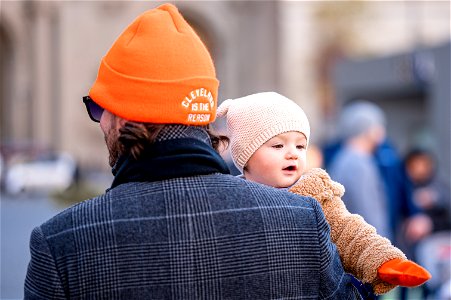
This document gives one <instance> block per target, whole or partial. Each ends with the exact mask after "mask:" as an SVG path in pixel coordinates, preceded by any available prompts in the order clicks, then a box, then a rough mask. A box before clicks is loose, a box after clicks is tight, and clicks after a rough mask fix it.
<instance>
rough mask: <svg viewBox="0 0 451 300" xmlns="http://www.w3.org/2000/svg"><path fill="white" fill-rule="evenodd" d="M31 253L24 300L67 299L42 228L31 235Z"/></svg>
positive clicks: (36, 229) (37, 228) (38, 228)
mask: <svg viewBox="0 0 451 300" xmlns="http://www.w3.org/2000/svg"><path fill="white" fill-rule="evenodd" d="M30 253H31V260H30V263H29V264H28V270H27V276H26V278H25V286H24V299H66V297H65V294H64V289H63V286H62V283H61V280H60V276H59V274H58V270H57V268H56V264H55V260H54V259H53V256H52V254H51V252H50V248H49V246H48V243H47V241H46V239H45V237H44V234H43V233H42V230H41V228H40V227H36V228H35V229H34V230H33V232H32V233H31V238H30Z"/></svg>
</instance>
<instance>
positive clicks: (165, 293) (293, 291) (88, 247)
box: [25, 170, 358, 300]
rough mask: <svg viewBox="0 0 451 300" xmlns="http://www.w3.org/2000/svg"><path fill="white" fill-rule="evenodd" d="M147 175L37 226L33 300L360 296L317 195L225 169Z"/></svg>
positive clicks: (28, 291) (29, 291) (29, 287)
mask: <svg viewBox="0 0 451 300" xmlns="http://www.w3.org/2000/svg"><path fill="white" fill-rule="evenodd" d="M153 172H155V170H153ZM141 179H142V178H141ZM141 179H139V177H138V179H137V180H138V181H137V182H136V181H131V182H123V181H121V183H120V184H118V185H117V186H115V187H114V188H112V189H110V190H109V191H107V192H106V193H105V194H103V195H101V196H99V197H97V198H94V199H91V200H87V201H85V202H83V203H80V204H78V205H75V206H73V207H71V208H69V209H67V210H65V211H63V212H62V213H60V214H58V215H57V216H55V217H53V218H52V219H51V220H49V221H47V222H45V223H44V224H43V225H41V226H39V227H37V228H35V229H34V230H33V232H32V236H31V241H30V248H31V261H30V264H29V268H28V273H27V277H26V280H25V299H284V298H289V299H340V300H341V299H355V297H358V296H356V295H355V288H354V287H353V286H352V284H351V282H350V278H349V276H348V275H346V274H345V273H344V271H343V268H342V266H341V263H340V259H339V256H338V253H337V251H336V248H335V246H334V245H333V244H332V243H331V241H330V236H329V227H328V225H327V223H326V221H325V218H324V215H323V213H322V210H321V208H320V206H319V204H318V202H317V201H316V200H314V199H312V198H303V197H300V196H297V195H294V194H291V193H288V192H286V191H282V190H277V189H274V188H270V187H266V186H263V185H259V184H255V183H251V182H247V181H245V180H242V179H240V178H236V177H234V176H231V175H225V174H219V173H214V174H205V175H193V176H187V177H174V178H168V179H163V180H155V181H144V180H141Z"/></svg>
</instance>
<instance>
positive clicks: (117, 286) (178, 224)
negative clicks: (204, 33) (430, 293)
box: [25, 4, 355, 299]
mask: <svg viewBox="0 0 451 300" xmlns="http://www.w3.org/2000/svg"><path fill="white" fill-rule="evenodd" d="M217 90H218V81H217V79H216V76H215V69H214V66H213V62H212V60H211V57H210V55H209V53H208V51H207V49H206V48H205V46H204V45H203V44H202V42H201V41H200V39H199V37H198V36H197V35H196V34H195V32H194V31H193V30H192V29H191V28H190V26H189V25H188V24H187V23H186V21H185V20H184V19H183V18H182V16H181V15H180V14H179V12H178V11H177V9H176V8H175V7H174V6H172V5H169V4H164V5H162V6H160V7H158V8H156V9H153V10H149V11H147V12H145V13H143V14H142V15H140V16H139V17H138V18H137V19H136V20H135V21H134V22H133V23H132V24H131V25H130V26H129V27H128V28H127V29H126V30H125V31H124V32H123V33H122V34H121V35H120V36H119V38H118V39H117V40H116V42H115V43H114V44H113V46H112V48H111V49H110V50H109V52H108V53H107V55H106V56H105V57H104V58H103V60H102V63H101V66H100V69H99V73H98V77H97V80H96V82H95V83H94V85H93V86H92V88H91V90H90V92H89V97H85V98H84V102H85V104H86V106H87V109H88V112H89V114H90V117H91V118H92V119H93V120H94V121H97V122H100V127H101V129H102V131H103V133H104V135H105V141H106V144H107V147H108V150H109V153H110V165H111V166H112V167H113V174H114V175H115V178H114V181H113V183H112V187H111V188H110V189H109V190H107V191H106V193H105V194H103V195H101V196H99V197H96V198H94V199H90V200H88V201H85V202H83V203H80V204H78V205H76V206H74V207H71V208H69V209H67V210H65V211H64V212H62V213H60V214H59V215H57V216H55V217H54V218H52V219H50V220H49V221H47V222H45V223H44V224H43V225H41V226H39V227H37V228H35V229H34V230H33V233H32V236H31V242H30V248H31V256H32V257H31V261H30V264H29V267H28V274H27V277H26V280H25V298H26V299H68V298H74V299H269V298H288V297H290V298H296V299H313V298H314V299H318V298H319V299H326V298H327V299H352V298H354V297H355V296H354V294H355V290H354V288H353V287H352V285H351V284H350V279H349V277H348V276H347V275H346V274H345V273H344V272H343V269H342V266H341V264H340V261H339V257H338V254H337V252H336V248H335V246H334V245H333V244H332V243H331V241H330V237H329V228H328V226H327V224H326V222H325V219H324V216H323V214H322V211H321V209H320V207H319V206H318V204H317V202H316V201H315V200H313V199H311V198H302V197H299V196H296V195H294V194H289V193H288V192H286V191H280V190H276V189H273V188H269V187H264V186H261V185H257V184H254V183H250V182H247V181H244V180H242V179H240V178H236V177H234V176H231V175H228V174H227V173H228V170H227V167H226V165H225V163H224V161H223V160H222V159H221V157H220V156H219V155H218V154H217V152H216V151H215V150H214V147H216V146H217V145H218V143H219V142H220V141H221V140H220V139H219V138H218V137H216V136H213V135H211V134H210V133H209V131H208V128H207V125H208V124H210V123H211V122H213V121H214V119H215V113H216V106H217ZM212 142H213V144H212Z"/></svg>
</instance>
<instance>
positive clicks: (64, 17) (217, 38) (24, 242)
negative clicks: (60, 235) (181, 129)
mask: <svg viewBox="0 0 451 300" xmlns="http://www.w3.org/2000/svg"><path fill="white" fill-rule="evenodd" d="M161 3H162V2H155V1H1V2H0V183H1V286H0V291H1V294H0V298H1V299H20V298H22V296H23V294H22V286H23V280H24V277H25V273H26V265H27V263H28V260H29V252H28V238H29V235H30V233H31V230H32V228H33V227H34V226H36V225H39V224H40V223H41V222H43V221H44V220H46V219H47V218H49V217H50V216H52V215H53V214H55V213H56V212H58V211H60V210H62V209H64V208H65V207H67V206H68V205H72V204H73V203H76V202H78V201H81V200H84V199H87V198H89V197H92V196H95V195H98V194H100V193H102V192H103V191H104V190H105V188H107V187H108V186H109V184H110V183H111V180H112V175H111V174H110V169H109V167H108V154H107V150H106V147H105V145H104V141H103V136H102V133H101V131H100V128H99V126H98V124H96V123H93V122H91V121H90V120H89V117H88V115H87V113H86V110H85V107H84V105H83V103H82V96H85V95H87V93H88V91H89V88H90V86H91V84H92V83H93V82H94V80H95V78H96V74H97V69H98V66H99V63H100V60H101V58H102V56H103V55H105V53H106V52H107V51H108V49H109V47H110V46H111V44H112V43H113V42H114V40H115V38H116V37H117V36H118V35H119V34H120V33H121V32H122V30H124V28H125V27H126V26H127V25H128V24H129V23H130V22H131V21H132V20H133V19H134V18H135V17H136V16H138V15H139V14H140V13H141V12H143V11H144V10H147V9H151V8H154V7H156V6H158V5H159V4H161ZM172 3H174V4H176V5H177V6H178V8H179V10H180V11H181V12H182V14H183V15H184V16H185V18H186V19H187V21H188V22H189V23H190V24H191V25H192V26H193V27H194V28H195V30H196V31H197V32H198V34H199V35H200V36H201V38H202V39H203V40H204V42H205V43H206V45H207V47H208V48H209V49H210V51H211V53H212V56H213V59H214V61H215V65H216V68H217V75H218V77H219V80H220V92H219V102H221V101H222V100H225V99H228V98H235V97H241V96H244V95H248V94H252V93H256V92H261V91H277V92H279V93H281V94H283V95H285V96H287V97H289V98H291V99H293V100H294V101H296V102H297V103H298V104H299V105H300V106H301V107H302V108H303V109H304V110H305V112H306V114H307V115H308V116H309V120H310V122H311V127H312V145H313V146H314V147H312V149H317V150H318V155H317V156H319V160H318V165H321V166H323V167H325V164H324V161H327V159H328V157H327V153H328V152H327V151H326V150H327V149H328V148H327V147H328V145H330V144H333V143H334V142H335V141H336V137H337V129H336V128H337V126H336V124H337V118H338V116H339V114H340V111H341V109H342V108H343V107H344V106H345V105H346V104H347V103H349V102H352V101H353V100H356V99H366V100H368V101H371V102H374V103H375V104H377V105H378V106H380V107H381V108H382V109H383V110H384V112H385V113H386V116H387V135H388V139H389V140H390V142H391V144H392V145H393V146H394V147H395V148H396V150H397V154H398V155H399V158H400V160H402V159H403V158H404V157H405V156H406V155H407V153H409V152H410V151H411V150H412V149H417V148H421V149H426V150H427V151H428V153H431V155H433V157H434V161H435V166H436V168H435V169H434V171H435V172H436V173H437V174H440V177H441V178H443V179H444V181H445V183H447V184H449V178H450V165H451V162H450V156H451V154H450V153H451V150H450V139H451V124H450V118H451V117H450V115H451V109H450V102H451V93H450V85H451V84H450V82H451V76H450V66H451V61H450V56H451V49H450V40H451V32H450V26H451V25H450V24H451V23H450V2H449V1H414V0H410V1H409V0H404V1H179V2H176V1H172ZM216 126H217V128H218V129H219V130H221V128H222V127H223V124H221V123H220V122H218V123H217V124H216ZM224 156H225V158H226V159H228V156H227V153H226V154H224ZM317 156H312V157H317ZM447 192H448V193H449V188H448V189H447ZM420 209H421V207H420ZM446 239H448V240H446ZM445 240H446V242H445V245H444V246H442V247H441V248H440V250H437V251H441V252H440V253H441V254H440V255H442V256H443V257H442V256H440V259H441V260H440V263H443V262H445V266H447V267H445V270H444V271H443V270H442V269H440V272H441V273H440V280H439V281H438V282H436V283H434V284H435V286H432V287H431V290H433V291H432V292H434V293H435V292H436V291H438V290H439V289H440V288H442V287H444V286H445V285H446V282H447V280H449V266H450V265H449V262H450V261H449V257H450V253H451V250H450V249H451V245H450V244H451V243H449V236H448V235H446V238H445ZM443 249H445V250H443ZM443 251H444V252H443ZM442 252H443V253H444V254H443V253H442ZM429 253H431V252H429ZM437 258H438V256H437ZM432 263H433V264H437V262H435V261H434V262H432ZM442 273H443V274H442ZM448 284H449V283H448ZM445 289H448V290H449V289H450V287H449V286H448V287H447V288H446V287H445ZM400 294H401V292H400V291H398V289H396V290H395V291H394V292H392V293H390V294H389V295H386V296H384V299H397V297H401V296H400ZM429 294H430V295H432V294H431V293H429ZM421 295H422V294H421V292H419V291H416V290H413V291H410V292H408V296H407V297H409V299H423V298H421V297H423V296H421ZM437 295H438V293H435V294H434V297H438V296H437ZM424 297H426V296H424ZM430 297H432V296H429V298H430ZM444 297H445V296H444ZM425 299H426V298H425ZM434 299H438V298H434ZM443 299H448V298H443Z"/></svg>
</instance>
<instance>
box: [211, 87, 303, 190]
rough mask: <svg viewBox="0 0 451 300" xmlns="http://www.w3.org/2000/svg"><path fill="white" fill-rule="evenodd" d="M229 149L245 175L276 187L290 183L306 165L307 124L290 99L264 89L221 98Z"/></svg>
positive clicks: (292, 182)
mask: <svg viewBox="0 0 451 300" xmlns="http://www.w3.org/2000/svg"><path fill="white" fill-rule="evenodd" d="M217 116H218V117H225V118H226V123H227V132H228V136H229V138H230V152H231V156H232V159H233V162H234V164H235V166H236V167H237V168H238V169H239V170H240V171H241V172H243V174H244V176H245V178H246V179H248V180H251V181H255V182H259V183H263V184H266V185H269V186H274V187H278V188H282V187H288V186H290V185H292V184H294V183H295V182H296V181H297V180H298V179H299V178H300V177H301V175H302V173H303V171H304V168H305V166H306V150H307V145H308V141H309V138H310V125H309V121H308V119H307V116H306V115H305V113H304V111H303V110H302V109H301V108H300V107H299V106H298V105H297V104H296V103H295V102H293V101H292V100H290V99H288V98H286V97H284V96H282V95H280V94H278V93H275V92H265V93H258V94H253V95H249V96H246V97H242V98H237V99H228V100H225V101H224V102H223V103H222V104H221V105H220V106H219V108H218V113H217Z"/></svg>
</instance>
